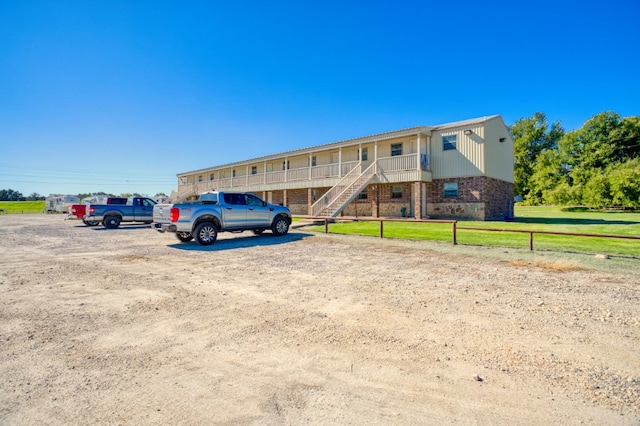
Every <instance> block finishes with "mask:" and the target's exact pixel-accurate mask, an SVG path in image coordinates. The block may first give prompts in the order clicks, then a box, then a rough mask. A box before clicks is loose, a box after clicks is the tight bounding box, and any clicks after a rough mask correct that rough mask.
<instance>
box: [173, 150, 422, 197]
mask: <svg viewBox="0 0 640 426" xmlns="http://www.w3.org/2000/svg"><path fill="white" fill-rule="evenodd" d="M423 156H424V154H423ZM358 164H359V163H358V162H357V161H348V162H343V163H340V164H324V165H320V166H312V167H301V168H297V169H288V170H277V171H271V172H266V173H258V174H255V175H244V176H236V177H231V178H222V179H215V180H208V181H202V182H196V183H184V184H179V185H178V193H179V194H181V195H185V194H194V195H197V194H200V193H202V192H206V191H210V190H213V189H231V188H240V187H245V186H249V185H260V184H277V183H285V182H302V181H305V180H317V179H327V178H339V177H343V176H346V175H348V174H349V172H351V171H352V170H353V169H354V168H355V167H357V166H358ZM421 167H422V168H424V167H425V166H424V165H421ZM416 169H418V164H417V159H416V154H408V155H398V156H394V157H385V158H379V159H378V170H379V171H380V172H381V173H391V172H397V171H408V170H409V171H410V170H416Z"/></svg>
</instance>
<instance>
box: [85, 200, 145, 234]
mask: <svg viewBox="0 0 640 426" xmlns="http://www.w3.org/2000/svg"><path fill="white" fill-rule="evenodd" d="M155 205H156V202H155V201H154V200H152V199H151V198H147V197H131V198H129V199H128V200H127V203H126V204H90V205H89V206H88V207H87V214H86V215H85V217H84V220H85V221H87V222H89V221H96V222H101V223H102V224H103V225H104V226H105V227H106V228H109V229H115V228H117V227H119V226H120V224H121V223H122V222H144V223H147V224H148V223H151V222H152V220H153V206H155Z"/></svg>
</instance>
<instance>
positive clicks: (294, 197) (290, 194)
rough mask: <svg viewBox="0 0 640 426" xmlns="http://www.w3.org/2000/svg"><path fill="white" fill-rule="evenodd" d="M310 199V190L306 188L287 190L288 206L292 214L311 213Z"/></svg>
mask: <svg viewBox="0 0 640 426" xmlns="http://www.w3.org/2000/svg"><path fill="white" fill-rule="evenodd" d="M308 201H309V197H308V190H307V189H306V188H302V189H289V190H287V204H288V205H287V207H289V210H291V213H292V214H301V215H307V214H309V206H308Z"/></svg>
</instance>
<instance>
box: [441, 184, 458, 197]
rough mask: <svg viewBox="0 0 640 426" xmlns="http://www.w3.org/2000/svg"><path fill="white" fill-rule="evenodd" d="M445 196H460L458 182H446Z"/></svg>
mask: <svg viewBox="0 0 640 426" xmlns="http://www.w3.org/2000/svg"><path fill="white" fill-rule="evenodd" d="M444 198H458V182H445V184H444Z"/></svg>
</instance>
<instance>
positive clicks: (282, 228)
mask: <svg viewBox="0 0 640 426" xmlns="http://www.w3.org/2000/svg"><path fill="white" fill-rule="evenodd" d="M271 232H273V235H277V236H278V237H280V236H282V235H287V232H289V221H288V220H287V218H285V217H284V216H278V217H276V219H275V220H274V221H273V224H272V225H271Z"/></svg>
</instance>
